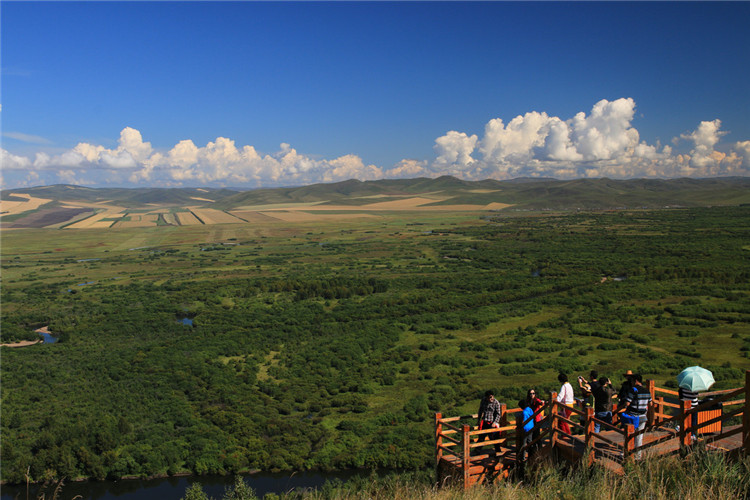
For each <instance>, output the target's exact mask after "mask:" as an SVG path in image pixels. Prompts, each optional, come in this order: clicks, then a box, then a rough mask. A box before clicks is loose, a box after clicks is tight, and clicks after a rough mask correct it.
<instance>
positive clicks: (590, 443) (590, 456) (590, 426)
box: [584, 408, 596, 467]
mask: <svg viewBox="0 0 750 500" xmlns="http://www.w3.org/2000/svg"><path fill="white" fill-rule="evenodd" d="M595 426H596V423H595V422H594V409H593V408H586V427H585V428H584V432H585V436H586V438H585V439H586V453H587V457H586V465H587V466H589V467H591V466H592V465H594V439H593V435H594V427H595Z"/></svg>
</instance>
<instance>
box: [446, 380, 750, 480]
mask: <svg viewBox="0 0 750 500" xmlns="http://www.w3.org/2000/svg"><path fill="white" fill-rule="evenodd" d="M644 385H645V386H647V387H648V389H649V392H651V396H652V404H651V405H650V406H649V413H648V416H649V420H648V425H647V426H646V428H644V429H642V430H640V431H638V430H636V428H635V427H633V426H632V425H627V426H625V428H624V429H620V428H618V427H616V426H615V425H614V423H615V422H613V423H612V424H610V423H608V422H604V421H602V420H600V419H598V418H596V417H595V416H594V413H593V409H592V408H590V407H586V408H579V407H578V406H568V405H566V404H563V403H560V402H558V401H557V400H556V396H557V395H556V394H555V393H552V394H551V397H550V400H549V401H547V402H544V404H543V405H542V406H541V407H540V408H538V409H537V410H536V411H535V412H533V414H532V415H531V416H530V417H528V418H523V417H520V416H518V415H519V414H520V413H521V412H522V411H523V410H522V409H520V408H512V409H506V405H505V404H501V408H502V412H501V420H500V425H502V427H493V428H487V429H478V428H477V427H476V426H473V425H468V424H466V423H463V424H462V423H460V422H459V421H461V420H464V421H465V420H466V419H476V418H477V415H476V414H474V415H464V416H460V417H447V418H444V417H443V416H442V415H441V414H436V418H435V424H436V434H435V435H436V441H437V442H436V456H437V457H438V462H439V461H440V457H441V456H442V454H443V453H447V454H448V455H449V456H450V457H452V458H450V460H451V461H452V462H453V463H455V460H457V459H458V460H460V462H459V463H460V464H462V467H463V479H464V484H465V485H467V484H469V483H468V481H469V478H470V476H469V468H470V467H471V466H472V465H475V466H476V465H478V464H479V463H480V461H484V460H486V459H487V455H486V454H480V455H476V456H475V457H471V450H472V449H474V448H479V447H483V446H489V445H495V446H497V448H496V449H497V450H498V456H499V457H501V458H500V459H499V460H500V462H502V461H503V460H507V457H508V456H509V455H508V454H509V453H513V452H515V457H516V458H515V460H518V461H519V463H518V466H519V467H521V466H522V463H521V461H522V460H523V459H524V458H523V457H524V455H525V451H526V450H527V449H530V448H533V447H536V446H538V445H539V444H540V443H543V442H547V443H548V445H547V446H550V447H552V448H553V449H554V448H556V447H558V446H561V445H562V444H565V443H567V440H561V437H563V436H564V437H567V438H570V439H573V440H579V441H580V440H581V439H582V438H583V439H584V440H585V444H586V446H587V449H588V448H592V447H593V440H599V441H601V442H604V443H606V444H607V446H604V447H602V448H596V453H597V455H598V454H600V453H601V454H602V455H604V456H609V457H611V458H612V459H613V460H616V461H621V460H622V461H627V460H630V459H632V457H633V454H634V453H636V452H641V451H644V450H648V449H652V448H655V447H658V446H659V445H662V444H664V443H667V442H670V441H672V442H673V440H675V439H676V440H678V442H679V443H680V446H679V449H678V450H676V451H674V452H669V453H677V452H680V453H686V452H689V450H690V448H691V444H692V440H691V436H692V435H693V434H696V433H700V432H701V430H704V432H705V429H708V428H712V427H713V426H716V424H720V423H722V422H726V421H728V420H729V419H736V418H742V425H741V426H738V427H731V428H729V427H728V426H727V425H725V426H723V427H724V429H723V430H720V431H719V432H718V433H714V432H712V433H711V435H708V434H702V435H700V436H699V442H702V443H714V442H717V441H719V440H722V439H725V438H728V437H731V436H736V435H737V434H740V433H741V434H742V448H741V453H742V454H744V455H745V456H750V370H746V372H745V385H744V387H741V388H736V389H722V390H717V391H710V392H705V393H702V394H701V396H702V397H713V398H714V399H711V400H703V401H702V402H701V403H700V404H698V405H696V406H695V407H694V408H693V407H692V402H690V401H685V400H679V399H677V398H673V397H663V396H658V397H656V396H655V395H656V394H657V393H658V394H666V395H668V396H678V395H679V393H678V392H677V391H672V390H669V389H664V388H660V387H656V386H655V385H654V383H653V381H645V383H644ZM514 406H515V405H514ZM717 406H718V407H720V408H716V407H717ZM729 407H731V411H730V408H729ZM561 408H565V409H567V410H568V412H567V413H563V412H562V410H561ZM675 409H676V411H674V410H675ZM716 410H720V411H718V412H717V411H716ZM707 412H713V414H714V415H716V416H711V418H708V419H706V420H705V421H702V422H700V423H699V424H697V426H696V427H694V426H693V425H692V424H693V418H695V415H704V417H703V418H705V416H707V415H712V413H707ZM545 413H547V414H546V415H545ZM511 414H514V415H515V416H516V418H515V421H514V422H513V423H512V424H511V423H509V422H508V419H507V417H508V415H511ZM566 414H567V415H568V416H567V417H565V416H563V415H566ZM573 414H576V415H578V416H579V417H580V422H574V421H573V417H572V415H573ZM539 415H543V416H544V417H543V418H542V420H540V421H538V422H537V420H536V419H537V418H539ZM616 415H617V414H616V413H615V414H614V415H613V417H614V418H616ZM576 420H578V419H576ZM529 422H533V423H534V426H535V427H536V429H535V431H537V432H539V435H538V436H536V438H535V439H533V440H532V441H530V442H529V443H524V441H526V439H524V438H528V435H529V433H530V432H532V431H524V430H523V427H524V426H526V425H528V424H529ZM562 422H566V423H568V424H569V425H570V426H571V427H572V428H575V429H577V428H580V427H582V428H583V429H584V431H583V435H574V434H572V433H567V432H563V431H562V430H561V429H560V425H559V424H560V423H562ZM451 424H452V425H451ZM547 424H549V427H543V426H545V425H547ZM670 424H678V425H679V427H678V429H679V431H677V430H674V429H670V428H668V426H669V425H670ZM596 426H598V427H600V429H601V431H600V432H594V428H595V427H596ZM718 428H719V429H722V426H720V427H718ZM647 429H648V431H652V430H654V429H662V431H666V434H664V435H656V436H653V437H652V438H650V439H651V440H650V441H649V442H647V443H643V444H642V445H641V446H640V447H638V448H637V449H636V448H635V439H636V437H638V436H639V435H643V434H645V433H646V432H647ZM727 429H728V430H727ZM612 431H614V433H615V436H617V435H621V436H622V437H623V442H622V443H620V442H617V441H616V440H614V438H613V439H610V438H611V436H612V433H613V432H612ZM576 432H578V431H577V430H576ZM604 432H606V433H607V435H606V436H605V435H604V434H603V433H604ZM493 433H500V434H501V436H502V437H500V438H499V439H494V440H485V441H481V442H479V441H478V440H477V438H478V437H479V436H486V435H488V434H493ZM457 434H460V435H457ZM735 439H736V438H735ZM443 441H445V443H443ZM472 441H475V442H472ZM618 441H619V439H618ZM565 445H566V446H569V444H565ZM545 447H546V446H545ZM729 448H730V449H731V447H729ZM618 450H621V451H622V455H618V454H617V451H618ZM663 452H664V450H660V453H663ZM513 456H514V455H510V457H513ZM586 456H587V457H589V458H588V460H589V462H588V463H589V464H591V463H593V454H590V453H589V454H587V455H586ZM503 457H505V458H503ZM482 463H484V462H482ZM456 465H459V464H456ZM504 467H506V466H504Z"/></svg>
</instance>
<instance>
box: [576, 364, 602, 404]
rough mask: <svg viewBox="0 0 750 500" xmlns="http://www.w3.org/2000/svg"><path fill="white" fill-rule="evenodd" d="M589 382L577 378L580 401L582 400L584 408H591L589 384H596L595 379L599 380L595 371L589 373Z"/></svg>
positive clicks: (580, 377)
mask: <svg viewBox="0 0 750 500" xmlns="http://www.w3.org/2000/svg"><path fill="white" fill-rule="evenodd" d="M589 377H590V378H589V380H591V382H589V381H588V380H586V379H585V378H584V377H582V376H580V375H579V376H578V387H580V388H581V399H582V400H583V404H584V406H591V404H592V402H591V384H593V383H595V382H596V379H597V378H599V374H598V373H597V372H596V370H591V373H589Z"/></svg>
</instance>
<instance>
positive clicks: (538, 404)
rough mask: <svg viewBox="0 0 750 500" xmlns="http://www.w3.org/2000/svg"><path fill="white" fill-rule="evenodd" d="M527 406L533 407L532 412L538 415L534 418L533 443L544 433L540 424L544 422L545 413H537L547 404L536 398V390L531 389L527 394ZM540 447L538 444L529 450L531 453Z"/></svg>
mask: <svg viewBox="0 0 750 500" xmlns="http://www.w3.org/2000/svg"><path fill="white" fill-rule="evenodd" d="M526 404H527V405H529V407H531V411H533V412H534V413H535V414H536V415H535V416H534V430H533V431H532V433H531V436H532V441H536V439H537V438H538V437H539V434H540V433H541V432H542V429H541V426H540V425H539V422H541V421H542V420H544V412H543V411H540V412H539V413H537V411H539V409H540V408H542V407H543V406H544V405H545V402H544V401H542V400H541V399H539V398H538V397H537V396H536V391H535V390H534V389H529V392H528V393H527V394H526ZM538 445H539V443H536V444H535V445H534V446H533V448H532V449H531V450H529V453H531V451H533V450H534V449H536V447H537V446H538Z"/></svg>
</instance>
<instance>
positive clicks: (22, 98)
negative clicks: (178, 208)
mask: <svg viewBox="0 0 750 500" xmlns="http://www.w3.org/2000/svg"><path fill="white" fill-rule="evenodd" d="M0 8H1V10H0V15H1V16H2V17H1V22H2V31H1V34H0V36H1V42H2V81H1V83H2V97H1V102H2V111H0V119H1V120H2V160H3V168H2V183H3V187H6V188H10V187H19V186H28V185H40V184H54V183H60V182H65V183H74V184H83V185H89V186H133V187H135V186H164V187H167V186H236V187H255V186H275V185H299V184H307V183H313V182H332V181H338V180H345V179H348V178H359V179H362V180H367V179H378V178H392V177H417V176H432V177H434V176H438V175H443V174H450V175H456V176H458V177H462V178H466V179H481V178H497V179H507V178H514V177H525V176H538V177H557V178H578V177H612V178H633V177H683V176H691V177H711V176H727V175H750V85H748V82H749V81H750V30H747V20H748V19H750V3H748V2H729V3H716V2H707V3H702V2H687V3H679V2H666V3H652V2H635V3H626V2H602V3H589V2H572V3H567V2H565V3H546V2H544V3H535V2H477V3H473V2H401V3H390V2H352V3H350V2H303V3H296V2H273V3H265V2H227V3H221V2H198V3H192V2H162V3H158V2H83V3H79V2H8V1H4V2H3V3H2V5H1V7H0Z"/></svg>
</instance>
